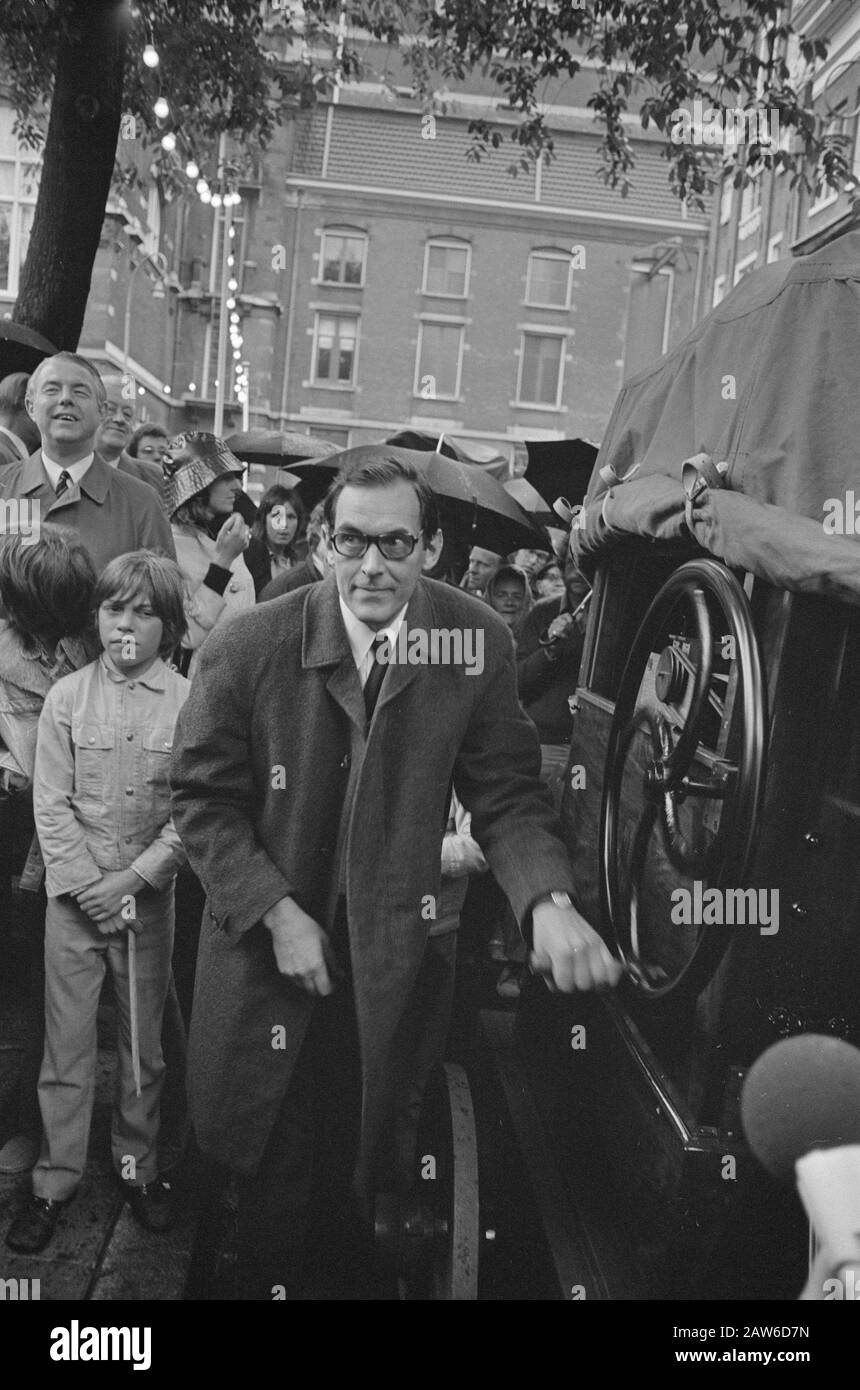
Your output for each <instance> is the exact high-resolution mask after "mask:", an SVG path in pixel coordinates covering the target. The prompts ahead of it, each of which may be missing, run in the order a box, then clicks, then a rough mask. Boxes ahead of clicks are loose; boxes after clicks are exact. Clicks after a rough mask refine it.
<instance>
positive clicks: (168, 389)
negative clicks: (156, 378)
mask: <svg viewBox="0 0 860 1390" xmlns="http://www.w3.org/2000/svg"><path fill="white" fill-rule="evenodd" d="M164 394H165V396H169V395H170V387H169V386H165V388H164Z"/></svg>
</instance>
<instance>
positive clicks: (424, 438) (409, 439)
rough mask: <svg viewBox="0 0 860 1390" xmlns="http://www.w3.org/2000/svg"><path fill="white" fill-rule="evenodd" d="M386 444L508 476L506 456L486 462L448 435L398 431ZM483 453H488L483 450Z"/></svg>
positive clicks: (499, 455)
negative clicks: (419, 451) (471, 464)
mask: <svg viewBox="0 0 860 1390" xmlns="http://www.w3.org/2000/svg"><path fill="white" fill-rule="evenodd" d="M385 442H386V444H396V445H397V446H398V447H399V448H401V449H420V450H421V452H422V453H424V452H425V451H429V452H430V453H436V454H444V455H445V457H446V458H449V459H459V460H460V462H461V463H473V464H475V466H476V467H477V468H483V469H485V470H486V472H488V473H492V474H493V475H494V476H495V477H497V478H506V477H507V476H508V467H509V465H508V460H507V458H506V457H505V456H504V454H498V453H497V454H496V455H495V456H494V457H492V458H489V459H487V460H486V461H484V460H483V459H482V458H480V457H479V456H478V454H476V453H474V454H473V453H470V451H469V448H468V446H467V445H465V444H458V443H455V442H454V440H453V439H449V438H448V436H447V435H446V434H443V435H438V434H428V433H427V432H426V431H425V430H398V432H397V434H390V435H389V436H388V438H387V439H386V441H385ZM478 447H480V446H478ZM481 452H486V451H485V450H483V449H482V450H481Z"/></svg>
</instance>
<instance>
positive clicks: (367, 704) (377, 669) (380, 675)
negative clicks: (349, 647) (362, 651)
mask: <svg viewBox="0 0 860 1390" xmlns="http://www.w3.org/2000/svg"><path fill="white" fill-rule="evenodd" d="M387 645H388V638H387V637H374V639H373V646H372V647H371V651H372V653H373V665H372V666H371V668H370V673H369V675H368V677H367V680H366V681H365V682H364V708H365V710H366V711H367V722H368V724H370V721H371V719H372V718H373V711H374V710H375V708H376V701H377V699H378V698H379V690H380V687H381V685H382V682H383V681H384V679H385V672H386V671H387V670H388V664H387V662H384V661H379V660H378V659H377V657H378V652H379V649H380V647H382V646H387Z"/></svg>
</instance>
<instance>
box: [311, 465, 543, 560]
mask: <svg viewBox="0 0 860 1390" xmlns="http://www.w3.org/2000/svg"><path fill="white" fill-rule="evenodd" d="M381 449H384V452H385V455H386V457H390V458H397V459H399V460H401V461H402V462H403V463H410V464H412V465H413V467H414V468H415V469H416V470H417V471H418V472H419V473H423V475H424V477H425V478H426V479H427V482H428V483H429V484H430V486H431V488H432V489H433V491H434V492H435V494H436V496H437V498H438V501H439V510H440V512H441V516H442V529H443V531H446V532H447V533H448V534H449V535H450V536H451V538H452V539H457V540H459V541H460V542H461V543H462V544H464V545H470V546H471V545H480V546H482V547H483V548H484V549H485V550H494V551H496V553H497V554H499V555H507V554H508V553H509V551H512V550H520V549H530V548H536V547H540V548H542V549H544V550H546V549H547V548H548V542H547V535H546V532H545V531H544V530H543V528H542V527H541V526H539V525H538V524H537V522H535V521H533V520H532V518H531V517H530V516H529V514H528V513H527V512H525V511H524V510H523V508H522V507H521V506H520V504H519V503H518V502H517V501H515V500H514V498H513V497H511V496H510V494H509V493H507V492H505V489H504V488H503V487H502V485H501V483H500V482H499V481H498V479H497V478H494V477H493V476H492V474H491V473H486V472H485V471H484V469H483V468H479V467H477V466H476V465H475V464H471V463H460V462H459V460H458V459H452V458H445V457H444V456H443V455H442V454H437V453H435V451H428V452H419V451H418V450H416V449H402V448H399V447H398V446H397V445H388V444H385V445H380V444H363V445H360V446H359V447H358V448H355V449H345V450H344V451H343V452H342V453H338V454H332V455H331V457H330V458H325V459H314V460H312V461H310V462H308V463H297V464H293V465H291V471H292V472H293V473H295V474H296V475H297V476H298V477H300V478H301V479H302V483H301V485H300V490H301V492H302V496H303V498H304V500H305V501H306V502H308V503H309V504H311V505H312V503H313V502H314V501H318V500H319V498H320V497H322V496H323V495H324V494H325V492H326V490H327V487H328V484H329V483H330V482H331V479H332V477H333V475H334V474H335V473H336V472H338V470H339V469H340V468H342V467H350V466H352V465H354V464H355V465H357V464H359V463H362V462H364V461H365V460H369V459H371V458H373V459H378V458H379V455H380V450H381Z"/></svg>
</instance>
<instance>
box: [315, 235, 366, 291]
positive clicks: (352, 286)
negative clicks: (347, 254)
mask: <svg viewBox="0 0 860 1390" xmlns="http://www.w3.org/2000/svg"><path fill="white" fill-rule="evenodd" d="M326 237H341V238H343V239H344V240H346V239H348V238H349V239H351V240H352V241H360V242H361V243H362V256H361V278H360V279H359V280H358V281H351V280H326V279H325V278H324V276H323V271H324V270H325V263H326V254H325V244H326ZM369 245H370V237H369V235H368V233H367V232H365V231H363V230H362V228H361V227H347V226H343V225H334V226H331V227H323V228H322V230H321V232H320V244H319V251H318V253H317V257H318V259H317V273H316V276H315V278H314V280H313V281H312V282H311V283H312V284H314V285H328V286H329V287H330V288H331V289H338V290H363V289H364V287H365V285H366V283H367V252H368V247H369ZM345 264H346V263H345V261H344V260H343V259H342V258H341V262H340V265H341V269H343V267H344V265H345Z"/></svg>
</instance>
